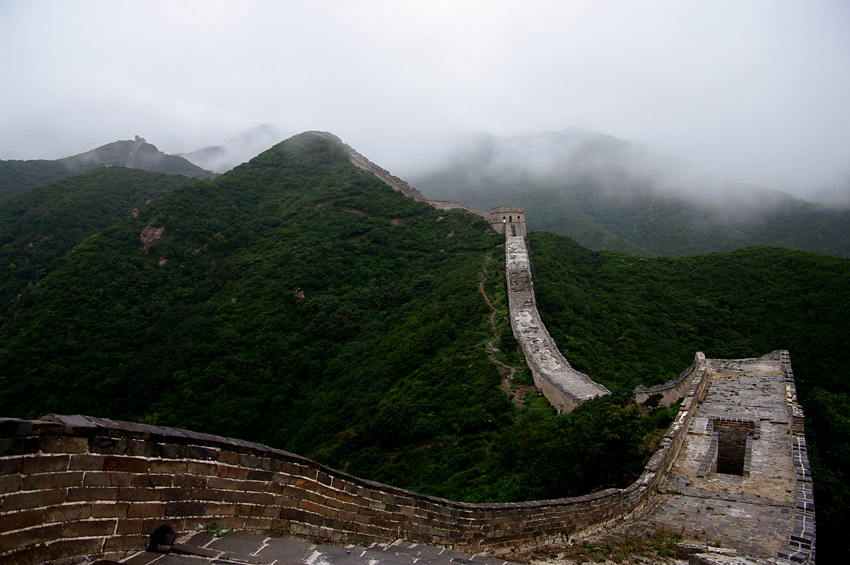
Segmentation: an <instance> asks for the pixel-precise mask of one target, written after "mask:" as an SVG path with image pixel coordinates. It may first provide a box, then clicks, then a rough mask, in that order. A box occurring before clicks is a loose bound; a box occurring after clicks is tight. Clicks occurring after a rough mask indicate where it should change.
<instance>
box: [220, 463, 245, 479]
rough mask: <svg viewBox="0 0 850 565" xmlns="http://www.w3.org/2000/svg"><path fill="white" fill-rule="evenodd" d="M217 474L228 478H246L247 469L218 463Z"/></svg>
mask: <svg viewBox="0 0 850 565" xmlns="http://www.w3.org/2000/svg"><path fill="white" fill-rule="evenodd" d="M217 475H218V476H219V477H226V478H228V479H247V478H248V470H247V469H242V468H241V467H232V466H230V465H219V466H218V470H217Z"/></svg>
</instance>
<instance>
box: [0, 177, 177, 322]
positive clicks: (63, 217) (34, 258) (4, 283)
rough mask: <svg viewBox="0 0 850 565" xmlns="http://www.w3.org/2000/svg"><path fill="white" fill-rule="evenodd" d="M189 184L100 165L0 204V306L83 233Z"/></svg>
mask: <svg viewBox="0 0 850 565" xmlns="http://www.w3.org/2000/svg"><path fill="white" fill-rule="evenodd" d="M190 182H194V181H193V179H190V178H187V177H184V176H182V175H165V174H157V173H149V172H147V171H139V170H135V169H125V168H123V167H112V168H100V169H95V170H93V171H90V172H87V173H83V174H81V175H78V176H73V177H69V178H66V179H64V180H61V181H57V182H55V183H50V184H46V185H43V186H39V187H36V188H32V189H30V190H27V191H25V192H23V193H21V194H18V195H17V196H14V197H12V198H9V199H8V200H4V201H2V202H0V266H2V268H0V305H2V306H6V305H8V303H9V301H11V300H13V299H14V298H15V296H16V295H17V294H18V293H26V292H27V291H28V289H29V288H31V287H32V286H34V285H36V284H38V282H39V281H40V280H41V278H42V277H43V276H44V275H45V274H46V273H48V272H49V271H50V270H51V269H52V267H51V266H52V264H53V261H54V260H56V259H57V258H58V257H60V256H62V255H63V254H64V253H67V252H68V251H70V250H71V249H72V248H74V247H75V246H76V245H77V244H79V243H80V242H82V241H83V240H84V239H85V238H86V237H88V236H90V235H92V234H94V233H97V232H99V231H100V230H102V229H104V228H106V227H109V226H111V225H112V224H114V223H115V222H117V221H118V220H120V219H121V218H123V217H125V216H129V215H130V214H132V213H133V209H134V208H143V207H144V206H145V203H146V202H148V201H149V200H151V199H153V198H156V197H158V196H162V195H163V194H165V193H167V192H169V191H171V190H174V189H175V188H177V187H178V186H183V185H185V184H188V183H190ZM0 319H2V314H0Z"/></svg>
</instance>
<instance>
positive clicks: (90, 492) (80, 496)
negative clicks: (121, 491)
mask: <svg viewBox="0 0 850 565" xmlns="http://www.w3.org/2000/svg"><path fill="white" fill-rule="evenodd" d="M96 500H118V487H72V488H69V489H68V498H67V501H68V502H80V501H88V502H94V501H96Z"/></svg>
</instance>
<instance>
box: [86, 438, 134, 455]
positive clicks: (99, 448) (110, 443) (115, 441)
mask: <svg viewBox="0 0 850 565" xmlns="http://www.w3.org/2000/svg"><path fill="white" fill-rule="evenodd" d="M126 452H127V440H125V439H120V438H113V437H105V436H93V437H90V438H89V453H104V454H112V455H123V454H124V453H126Z"/></svg>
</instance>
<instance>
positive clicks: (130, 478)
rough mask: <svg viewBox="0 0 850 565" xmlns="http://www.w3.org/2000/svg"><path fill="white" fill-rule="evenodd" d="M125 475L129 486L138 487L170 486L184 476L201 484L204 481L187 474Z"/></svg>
mask: <svg viewBox="0 0 850 565" xmlns="http://www.w3.org/2000/svg"><path fill="white" fill-rule="evenodd" d="M124 477H126V479H127V484H128V485H129V486H132V487H136V488H153V487H170V486H171V485H172V483H174V481H176V480H177V479H182V478H184V477H185V478H190V479H193V480H195V481H198V482H200V483H201V484H202V483H203V481H200V480H199V479H197V478H196V477H187V476H186V475H180V476H178V477H172V476H171V475H151V474H145V475H124ZM121 486H126V485H121ZM180 486H184V485H180Z"/></svg>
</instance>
